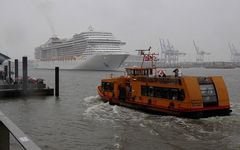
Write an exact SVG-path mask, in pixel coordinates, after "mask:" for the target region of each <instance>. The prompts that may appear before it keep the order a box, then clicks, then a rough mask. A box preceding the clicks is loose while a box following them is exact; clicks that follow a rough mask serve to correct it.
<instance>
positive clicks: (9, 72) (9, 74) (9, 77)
mask: <svg viewBox="0 0 240 150" xmlns="http://www.w3.org/2000/svg"><path fill="white" fill-rule="evenodd" d="M8 80H9V83H10V84H11V61H10V60H9V61H8Z"/></svg>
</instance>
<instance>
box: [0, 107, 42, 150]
mask: <svg viewBox="0 0 240 150" xmlns="http://www.w3.org/2000/svg"><path fill="white" fill-rule="evenodd" d="M10 134H11V135H12V136H13V137H14V139H15V140H16V141H17V142H18V143H19V144H20V146H21V147H22V148H23V149H25V150H41V149H40V148H39V147H38V146H37V145H36V144H35V143H34V142H33V141H32V140H31V139H30V138H28V137H27V136H26V135H25V134H24V133H23V131H22V130H20V129H19V128H18V127H17V126H16V125H15V124H14V123H13V122H12V121H11V120H9V119H8V118H7V117H6V116H5V115H4V114H3V113H2V112H1V111H0V150H10Z"/></svg>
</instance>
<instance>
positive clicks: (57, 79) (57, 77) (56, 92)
mask: <svg viewBox="0 0 240 150" xmlns="http://www.w3.org/2000/svg"><path fill="white" fill-rule="evenodd" d="M55 96H56V97H58V96H59V67H55Z"/></svg>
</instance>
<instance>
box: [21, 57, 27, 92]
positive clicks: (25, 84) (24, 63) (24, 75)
mask: <svg viewBox="0 0 240 150" xmlns="http://www.w3.org/2000/svg"><path fill="white" fill-rule="evenodd" d="M27 61H28V60H27V57H26V56H23V57H22V72H23V92H24V93H26V92H27V82H28V70H27V69H28V68H27Z"/></svg>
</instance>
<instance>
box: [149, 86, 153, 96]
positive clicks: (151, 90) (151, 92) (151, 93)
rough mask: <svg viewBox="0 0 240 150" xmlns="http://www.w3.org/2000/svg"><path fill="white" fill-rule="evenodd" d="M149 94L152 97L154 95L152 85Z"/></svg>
mask: <svg viewBox="0 0 240 150" xmlns="http://www.w3.org/2000/svg"><path fill="white" fill-rule="evenodd" d="M148 96H151V97H153V96H154V87H152V86H150V87H149V90H148Z"/></svg>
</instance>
